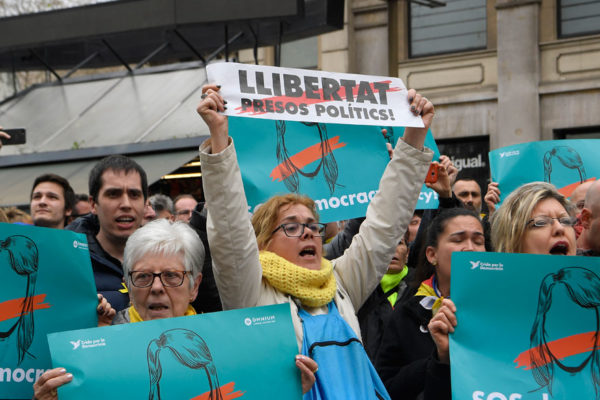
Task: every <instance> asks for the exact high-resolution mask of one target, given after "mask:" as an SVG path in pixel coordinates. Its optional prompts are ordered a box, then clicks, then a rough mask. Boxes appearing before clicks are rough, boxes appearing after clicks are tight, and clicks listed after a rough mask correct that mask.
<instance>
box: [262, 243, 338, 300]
mask: <svg viewBox="0 0 600 400" xmlns="http://www.w3.org/2000/svg"><path fill="white" fill-rule="evenodd" d="M259 258H260V264H261V265H262V269H263V277H264V278H265V279H266V280H267V281H268V282H269V284H271V286H273V287H274V288H275V289H277V290H279V291H281V292H283V293H287V294H291V295H292V296H294V297H295V298H297V299H299V300H300V302H301V303H302V304H303V305H305V306H307V307H321V306H324V305H325V304H327V303H329V302H330V301H331V300H332V299H333V296H334V295H335V291H336V288H337V285H336V282H335V276H334V275H333V267H332V265H331V262H329V260H327V259H325V258H322V259H321V269H320V270H318V271H315V270H312V269H308V268H304V267H300V266H298V265H296V264H294V263H292V262H290V261H288V260H286V259H285V258H283V257H280V256H278V255H277V254H275V253H273V252H270V251H265V250H263V251H261V252H260V256H259Z"/></svg>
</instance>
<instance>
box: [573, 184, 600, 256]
mask: <svg viewBox="0 0 600 400" xmlns="http://www.w3.org/2000/svg"><path fill="white" fill-rule="evenodd" d="M581 226H583V231H582V232H581V235H580V238H581V241H580V240H579V239H578V240H577V245H578V246H579V247H581V248H582V249H583V250H587V249H591V250H594V251H595V252H600V180H597V181H595V182H594V183H593V184H592V185H591V186H590V188H589V189H588V191H587V193H586V194H585V206H584V207H583V210H581ZM580 242H581V244H580Z"/></svg>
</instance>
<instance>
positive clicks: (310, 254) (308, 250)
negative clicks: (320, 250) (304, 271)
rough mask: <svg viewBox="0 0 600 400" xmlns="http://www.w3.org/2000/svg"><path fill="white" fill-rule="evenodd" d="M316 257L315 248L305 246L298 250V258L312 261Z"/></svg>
mask: <svg viewBox="0 0 600 400" xmlns="http://www.w3.org/2000/svg"><path fill="white" fill-rule="evenodd" d="M316 256H317V248H316V247H315V246H312V245H310V246H306V247H304V248H302V250H300V257H301V258H303V259H314V258H315V257H316Z"/></svg>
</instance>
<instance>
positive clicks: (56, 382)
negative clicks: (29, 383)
mask: <svg viewBox="0 0 600 400" xmlns="http://www.w3.org/2000/svg"><path fill="white" fill-rule="evenodd" d="M72 380H73V375H72V374H68V373H67V371H66V370H65V369H64V368H54V369H49V370H48V371H46V372H44V373H43V374H42V376H40V378H39V379H38V380H37V381H36V382H35V383H34V384H33V398H34V399H35V400H57V399H58V393H57V390H56V389H57V388H59V387H60V386H62V385H64V384H66V383H69V382H71V381H72Z"/></svg>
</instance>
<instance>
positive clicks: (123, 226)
mask: <svg viewBox="0 0 600 400" xmlns="http://www.w3.org/2000/svg"><path fill="white" fill-rule="evenodd" d="M89 192H90V198H91V205H92V214H89V215H86V216H83V217H81V218H79V219H77V220H76V221H75V222H74V223H73V224H71V225H69V226H68V229H71V230H73V231H75V232H80V233H85V234H86V236H87V239H88V245H89V249H90V257H91V260H92V267H93V269H94V278H95V280H96V289H97V291H98V293H101V294H102V295H103V296H104V297H106V299H107V300H108V302H109V303H110V304H111V305H112V306H113V307H114V309H115V310H117V311H120V310H122V309H124V308H125V307H127V306H128V305H129V296H128V293H127V288H126V287H125V284H124V280H123V268H122V265H121V263H122V262H123V252H124V250H125V243H126V242H127V239H128V238H129V236H131V234H132V233H133V232H135V230H136V229H137V228H139V227H140V225H141V223H142V217H143V215H144V205H145V202H146V198H147V197H148V182H147V178H146V172H145V171H144V170H143V169H142V167H140V166H139V165H138V164H137V163H136V162H135V161H133V160H132V159H130V158H128V157H125V156H121V155H115V156H108V157H106V158H104V159H102V160H100V162H98V164H96V165H95V166H94V168H93V169H92V171H91V172H90V177H89Z"/></svg>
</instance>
